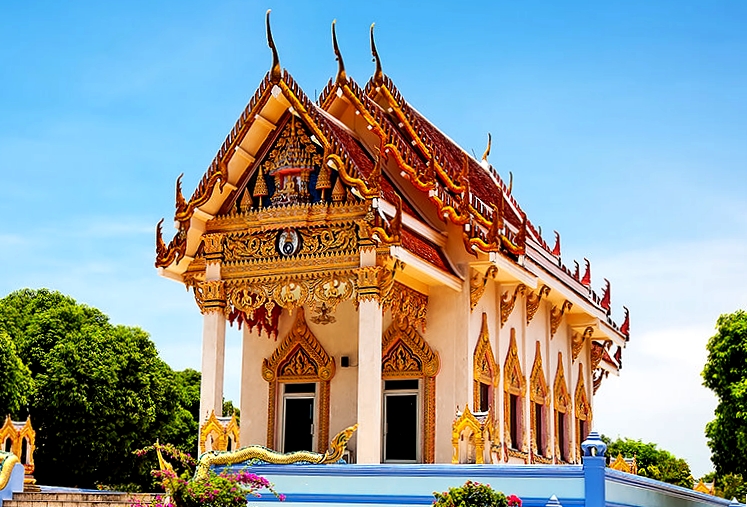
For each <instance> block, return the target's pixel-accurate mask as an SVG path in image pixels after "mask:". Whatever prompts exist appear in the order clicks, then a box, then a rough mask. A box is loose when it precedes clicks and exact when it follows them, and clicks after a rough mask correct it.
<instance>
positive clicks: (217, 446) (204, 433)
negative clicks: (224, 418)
mask: <svg viewBox="0 0 747 507" xmlns="http://www.w3.org/2000/svg"><path fill="white" fill-rule="evenodd" d="M208 440H209V441H210V448H208V445H207V443H208ZM229 442H230V443H231V444H232V445H231V449H229V448H228V447H229ZM240 446H241V444H240V443H239V423H238V421H237V420H236V414H232V415H231V419H229V420H228V422H226V423H223V422H221V421H220V420H219V419H218V418H217V417H216V416H215V411H212V410H211V411H210V417H208V419H207V421H205V422H204V423H203V424H202V426H200V453H201V454H202V453H204V452H205V451H229V450H231V451H235V450H236V449H238V448H239V447H240Z"/></svg>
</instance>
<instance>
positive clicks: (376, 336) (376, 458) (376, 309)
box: [356, 299, 382, 463]
mask: <svg viewBox="0 0 747 507" xmlns="http://www.w3.org/2000/svg"><path fill="white" fill-rule="evenodd" d="M381 334H382V315H381V305H380V304H379V301H378V299H369V300H366V301H361V302H360V305H359V307H358V437H357V438H358V447H357V450H356V453H357V458H356V459H357V463H381V424H382V410H381V403H382V393H381Z"/></svg>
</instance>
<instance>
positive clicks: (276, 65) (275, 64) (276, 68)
mask: <svg viewBox="0 0 747 507" xmlns="http://www.w3.org/2000/svg"><path fill="white" fill-rule="evenodd" d="M270 12H271V9H267V18H266V24H267V45H268V46H270V49H271V50H272V69H271V70H270V79H271V80H272V82H273V83H277V82H278V81H280V77H281V76H282V72H281V70H280V58H279V57H278V50H277V48H276V47H275V41H274V40H272V30H271V29H270Z"/></svg>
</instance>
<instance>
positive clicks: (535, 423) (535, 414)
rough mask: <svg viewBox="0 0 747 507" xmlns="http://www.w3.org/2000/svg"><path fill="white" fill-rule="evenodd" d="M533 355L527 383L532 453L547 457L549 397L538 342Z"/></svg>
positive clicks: (548, 451) (549, 451) (549, 454)
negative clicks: (530, 372)
mask: <svg viewBox="0 0 747 507" xmlns="http://www.w3.org/2000/svg"><path fill="white" fill-rule="evenodd" d="M536 344H537V345H536V350H535V353H534V364H533V365H532V374H531V376H530V383H529V386H530V387H529V399H530V402H531V410H532V411H531V413H530V414H529V415H530V418H531V425H532V431H531V433H532V453H533V454H535V455H538V456H544V457H548V456H551V455H552V451H551V450H550V445H549V444H550V439H549V438H548V437H549V432H548V430H547V429H548V423H549V421H548V417H549V411H548V405H549V401H550V399H549V396H548V389H547V382H546V381H545V372H544V370H543V369H542V353H541V352H540V342H536Z"/></svg>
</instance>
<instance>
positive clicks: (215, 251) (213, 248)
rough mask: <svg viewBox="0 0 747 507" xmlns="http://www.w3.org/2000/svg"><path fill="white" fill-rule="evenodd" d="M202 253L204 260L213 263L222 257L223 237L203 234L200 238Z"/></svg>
mask: <svg viewBox="0 0 747 507" xmlns="http://www.w3.org/2000/svg"><path fill="white" fill-rule="evenodd" d="M202 253H203V255H204V256H205V260H206V261H208V262H215V261H219V260H221V258H222V257H223V235H221V234H205V235H203V236H202Z"/></svg>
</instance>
